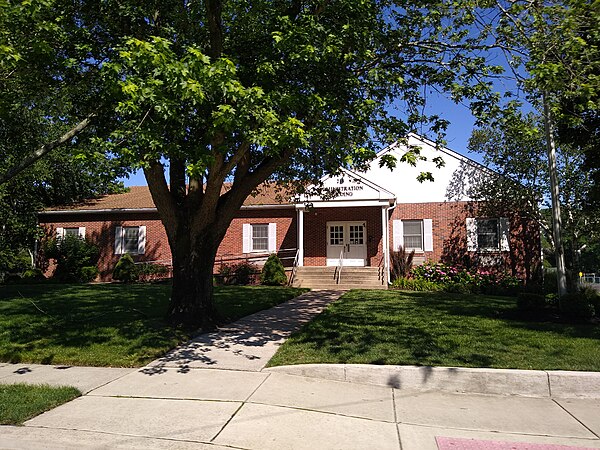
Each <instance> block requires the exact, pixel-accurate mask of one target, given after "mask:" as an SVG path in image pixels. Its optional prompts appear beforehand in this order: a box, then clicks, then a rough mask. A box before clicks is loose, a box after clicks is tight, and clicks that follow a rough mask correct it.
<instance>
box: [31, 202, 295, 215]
mask: <svg viewBox="0 0 600 450" xmlns="http://www.w3.org/2000/svg"><path fill="white" fill-rule="evenodd" d="M293 208H295V205H293V204H286V205H247V206H242V207H241V208H240V209H241V210H255V209H259V210H260V209H293ZM155 212H158V210H157V209H156V208H108V209H56V210H49V211H39V212H38V216H46V215H48V216H55V215H64V214H66V215H72V214H123V213H155Z"/></svg>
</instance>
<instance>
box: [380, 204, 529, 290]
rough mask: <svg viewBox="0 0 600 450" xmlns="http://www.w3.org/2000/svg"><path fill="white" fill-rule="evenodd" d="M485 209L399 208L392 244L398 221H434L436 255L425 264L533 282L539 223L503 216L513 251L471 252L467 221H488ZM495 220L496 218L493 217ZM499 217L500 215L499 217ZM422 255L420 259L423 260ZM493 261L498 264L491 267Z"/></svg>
mask: <svg viewBox="0 0 600 450" xmlns="http://www.w3.org/2000/svg"><path fill="white" fill-rule="evenodd" d="M484 211H485V210H484V207H483V205H481V204H477V203H475V202H441V203H411V204H406V203H405V204H399V205H397V206H396V208H395V209H394V210H393V212H392V215H391V218H390V230H389V233H390V243H392V226H393V225H392V224H393V222H392V221H393V220H394V219H400V220H411V219H415V220H420V219H432V224H433V227H432V231H433V252H424V253H422V254H421V255H422V257H423V259H424V260H431V261H434V262H438V261H442V262H445V263H448V264H453V265H460V266H465V267H469V268H481V269H492V270H497V271H501V272H507V273H510V274H512V275H515V276H518V277H520V278H524V279H527V280H531V279H532V278H534V277H535V276H536V274H537V272H538V267H539V264H540V230H539V227H538V226H537V225H536V224H535V222H533V221H531V220H529V219H527V218H524V217H521V216H520V215H519V214H518V213H515V212H506V211H505V212H503V213H501V216H502V217H507V218H508V219H509V230H510V243H509V246H510V251H508V252H489V251H486V252H469V251H467V228H466V219H467V217H474V218H477V217H481V218H484V217H488V214H486V213H485V212H484ZM491 217H494V216H491ZM495 217H497V215H495ZM421 255H419V256H421ZM491 261H497V262H498V264H497V265H496V266H495V267H490V262H491Z"/></svg>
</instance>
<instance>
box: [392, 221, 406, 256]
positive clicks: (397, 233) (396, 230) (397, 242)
mask: <svg viewBox="0 0 600 450" xmlns="http://www.w3.org/2000/svg"><path fill="white" fill-rule="evenodd" d="M392 227H393V228H392V235H393V241H394V242H393V248H392V250H393V251H395V252H397V251H398V247H400V246H403V247H404V225H403V224H402V221H401V220H394V221H393V222H392Z"/></svg>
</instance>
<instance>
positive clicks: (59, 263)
mask: <svg viewBox="0 0 600 450" xmlns="http://www.w3.org/2000/svg"><path fill="white" fill-rule="evenodd" d="M44 253H45V255H46V256H47V257H48V258H54V259H55V260H56V270H55V271H54V275H53V276H52V277H53V278H54V279H55V280H57V281H59V282H62V283H72V282H87V281H89V271H87V270H86V271H85V272H86V273H83V272H82V269H83V268H84V267H90V266H95V265H96V263H97V262H98V257H99V256H100V252H99V250H98V247H96V246H95V245H94V244H92V243H90V242H88V241H86V240H85V239H81V238H79V237H77V236H65V237H63V238H60V239H51V240H49V241H48V242H47V243H46V245H45V248H44Z"/></svg>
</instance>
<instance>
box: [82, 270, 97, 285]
mask: <svg viewBox="0 0 600 450" xmlns="http://www.w3.org/2000/svg"><path fill="white" fill-rule="evenodd" d="M99 273H100V271H99V270H98V268H97V267H96V266H85V267H82V268H81V281H83V282H86V283H89V282H90V281H94V280H95V279H96V277H97V276H98V274H99Z"/></svg>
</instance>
